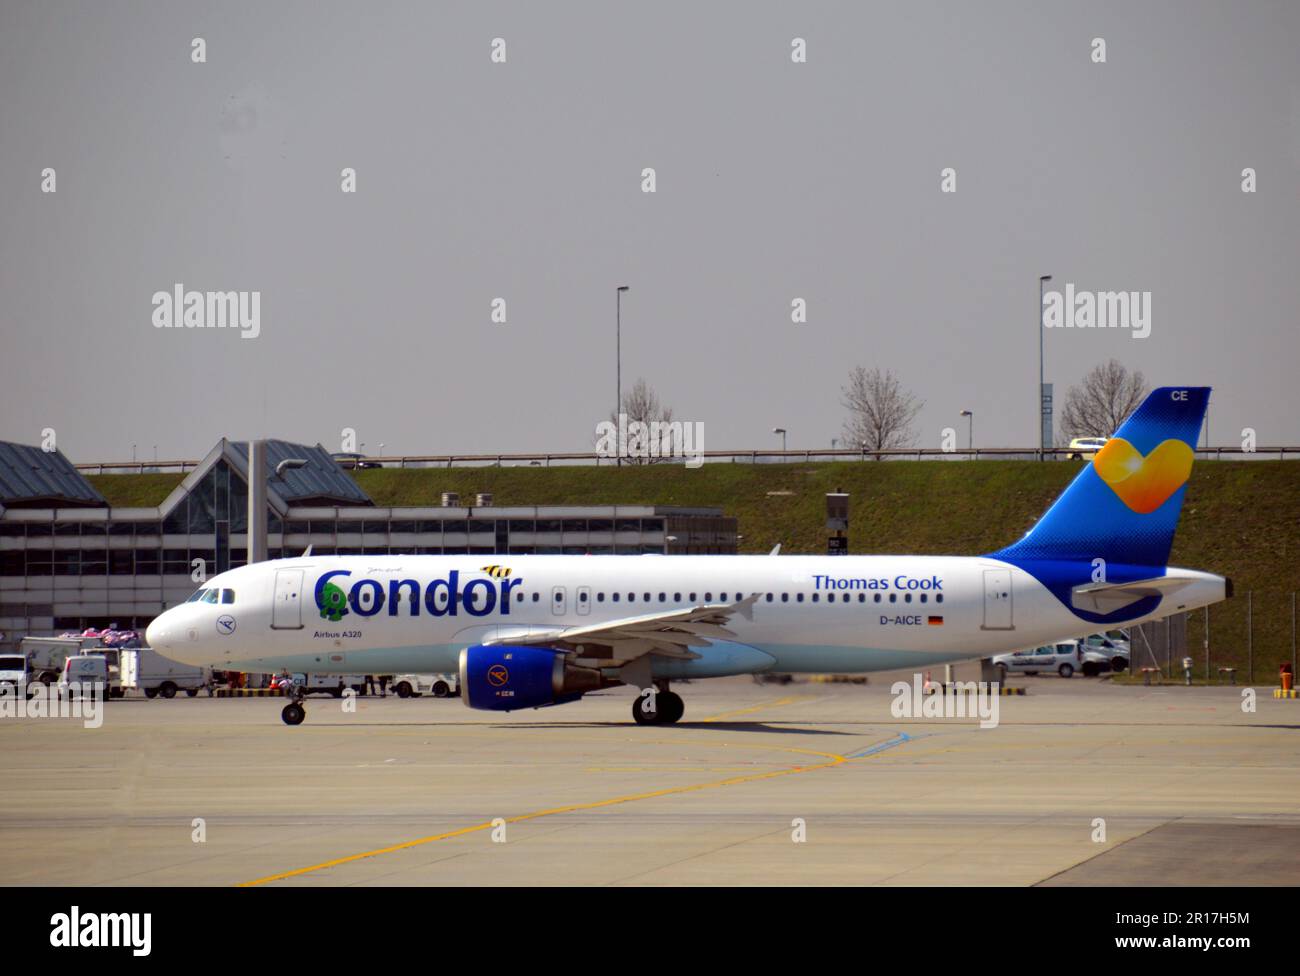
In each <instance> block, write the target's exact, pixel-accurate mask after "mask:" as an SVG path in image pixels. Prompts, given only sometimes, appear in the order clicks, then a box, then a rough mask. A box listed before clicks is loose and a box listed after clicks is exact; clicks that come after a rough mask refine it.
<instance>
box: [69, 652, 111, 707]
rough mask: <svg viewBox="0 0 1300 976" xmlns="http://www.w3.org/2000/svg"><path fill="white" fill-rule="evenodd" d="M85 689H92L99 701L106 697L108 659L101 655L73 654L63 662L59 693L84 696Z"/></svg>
mask: <svg viewBox="0 0 1300 976" xmlns="http://www.w3.org/2000/svg"><path fill="white" fill-rule="evenodd" d="M87 689H93V690H94V693H95V694H96V695H98V697H100V698H101V699H102V698H105V697H107V693H108V659H107V658H106V657H104V655H103V654H73V655H69V656H68V658H67V659H66V660H65V661H64V662H63V674H61V675H60V676H59V691H60V692H61V693H63V694H76V695H84V694H85V693H86V691H87Z"/></svg>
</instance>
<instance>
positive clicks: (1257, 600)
mask: <svg viewBox="0 0 1300 976" xmlns="http://www.w3.org/2000/svg"><path fill="white" fill-rule="evenodd" d="M1130 652H1131V655H1132V660H1131V664H1132V667H1133V669H1134V671H1136V670H1137V669H1139V668H1143V667H1155V668H1159V669H1160V672H1161V674H1163V675H1164V676H1165V677H1167V678H1174V679H1178V678H1181V677H1182V676H1183V658H1184V657H1190V658H1191V659H1192V661H1193V665H1192V674H1193V676H1194V677H1195V678H1196V679H1197V680H1200V681H1205V682H1207V683H1211V684H1231V683H1237V684H1245V685H1250V684H1254V683H1255V682H1256V681H1257V680H1258V681H1259V682H1260V683H1261V684H1268V683H1273V682H1275V681H1276V678H1277V674H1278V668H1279V667H1280V666H1281V665H1282V664H1284V663H1289V664H1290V665H1291V669H1292V671H1293V672H1295V671H1296V670H1297V661H1296V594H1295V591H1294V590H1292V591H1289V592H1284V591H1276V590H1247V591H1246V592H1244V593H1242V592H1238V593H1237V594H1236V595H1235V596H1234V597H1233V598H1232V599H1231V600H1226V601H1225V602H1223V603H1217V604H1215V605H1213V606H1210V607H1206V608H1204V609H1202V610H1196V611H1194V612H1192V613H1180V614H1175V615H1173V616H1171V617H1167V618H1165V619H1164V620H1157V621H1152V622H1151V623H1147V624H1143V625H1142V626H1140V627H1135V628H1133V631H1132V633H1131V641H1130Z"/></svg>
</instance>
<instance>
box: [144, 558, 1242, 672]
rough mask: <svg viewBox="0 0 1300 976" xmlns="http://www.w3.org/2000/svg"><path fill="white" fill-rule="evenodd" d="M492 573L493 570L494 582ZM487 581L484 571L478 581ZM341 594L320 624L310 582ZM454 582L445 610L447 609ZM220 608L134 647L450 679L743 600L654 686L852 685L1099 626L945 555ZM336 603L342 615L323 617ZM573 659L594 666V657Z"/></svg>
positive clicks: (203, 661)
mask: <svg viewBox="0 0 1300 976" xmlns="http://www.w3.org/2000/svg"><path fill="white" fill-rule="evenodd" d="M497 567H499V568H497ZM488 570H494V572H495V573H496V574H497V575H493V573H492V572H489V571H488ZM1168 572H1169V573H1170V574H1174V573H1177V574H1178V575H1179V576H1180V577H1186V578H1187V579H1188V581H1189V582H1188V584H1187V585H1186V586H1184V587H1183V588H1182V589H1180V590H1179V591H1178V593H1177V594H1176V596H1172V597H1166V598H1163V599H1162V600H1161V602H1160V605H1159V607H1158V608H1157V610H1156V612H1153V613H1147V614H1145V615H1144V616H1141V617H1135V618H1133V619H1124V620H1114V621H1108V622H1107V624H1106V625H1105V626H1116V625H1117V624H1118V623H1123V624H1124V625H1128V624H1131V623H1139V622H1141V621H1143V620H1148V619H1154V618H1158V617H1163V616H1167V615H1168V614H1171V613H1175V612H1179V611H1183V610H1190V609H1194V608H1196V607H1202V606H1206V605H1208V604H1210V603H1214V602H1217V601H1219V600H1222V599H1223V598H1224V595H1225V581H1224V579H1223V578H1222V577H1219V576H1214V575H1211V574H1208V573H1199V572H1195V571H1190V570H1173V569H1171V570H1169V571H1168ZM325 574H333V575H331V576H330V578H329V579H330V582H331V583H332V584H334V585H337V586H339V587H340V589H342V590H344V591H345V592H347V593H348V595H349V599H348V601H347V603H346V605H345V606H346V609H345V610H344V611H343V612H339V610H338V609H337V605H336V609H335V610H334V611H333V614H332V616H333V618H337V619H332V617H331V615H330V611H329V608H328V607H327V608H326V610H325V611H324V615H323V611H322V609H321V607H320V605H319V603H318V595H319V593H318V591H319V590H320V583H319V581H320V579H321V578H322V576H324V575H325ZM453 582H454V583H455V588H456V600H455V601H454V602H451V603H449V602H448V597H449V595H450V591H451V589H452V583H453ZM202 585H203V586H204V587H210V588H216V589H220V590H223V591H226V590H229V591H233V593H232V594H230V596H229V599H231V602H228V603H222V602H216V603H206V602H190V603H185V604H181V605H180V606H177V607H174V608H172V609H170V610H168V611H166V612H165V613H164V614H163V615H162V616H160V617H159V618H158V619H157V620H155V621H154V623H153V624H152V625H151V626H150V627H149V631H148V641H149V643H150V645H151V646H153V647H154V648H155V649H157V650H158V651H160V652H161V653H163V654H164V655H166V656H168V657H170V658H173V659H175V660H178V661H183V662H186V663H190V664H200V665H211V666H214V667H217V668H226V669H230V670H239V671H252V672H280V671H290V672H305V673H322V672H324V673H365V674H389V673H399V672H442V671H452V670H454V669H455V668H456V666H457V658H458V655H459V653H460V651H461V650H462V649H463V648H465V647H467V646H469V645H471V644H476V643H480V642H482V641H484V640H488V639H502V638H506V639H508V638H509V637H510V636H511V635H523V634H541V633H551V632H558V631H561V630H563V629H565V628H571V627H579V626H589V625H593V624H598V623H600V622H602V621H613V620H626V619H628V618H632V617H638V616H644V615H652V614H657V613H663V612H665V611H668V610H672V609H686V608H690V607H694V606H701V605H706V604H708V605H721V604H734V603H737V602H739V601H740V600H741V599H742V598H744V597H748V596H750V595H752V594H755V593H757V594H759V596H758V598H757V602H756V603H754V605H753V606H752V609H750V610H749V612H748V613H746V614H742V613H737V614H735V615H734V616H733V617H732V618H731V619H730V621H729V622H728V623H727V627H726V629H727V630H728V631H730V632H731V634H732V635H734V636H730V637H727V636H719V637H718V638H717V639H716V640H714V641H713V642H712V643H711V644H710V645H709V646H707V647H697V648H695V649H694V650H695V652H696V653H697V654H698V655H699V656H698V657H696V658H695V659H692V660H672V659H668V658H664V657H658V656H656V657H654V658H653V659H652V668H653V673H654V675H655V676H656V677H657V678H690V677H718V676H723V675H728V674H746V673H756V672H760V671H779V672H863V671H880V670H891V669H897V668H909V667H921V666H925V665H930V664H941V663H944V662H948V661H957V660H964V659H969V658H976V657H986V656H989V655H992V654H997V653H1000V652H1003V651H1011V650H1016V649H1019V648H1024V647H1032V646H1036V645H1038V644H1043V643H1047V642H1049V641H1053V640H1057V639H1063V638H1070V637H1083V636H1085V635H1087V634H1091V633H1095V632H1096V631H1098V630H1099V629H1104V627H1102V626H1099V625H1098V624H1097V623H1093V622H1089V621H1088V620H1085V619H1083V618H1081V617H1080V616H1078V615H1076V614H1075V613H1074V612H1073V611H1072V610H1071V609H1070V608H1068V607H1066V606H1065V605H1064V604H1062V602H1061V601H1060V600H1058V599H1057V598H1056V597H1055V596H1054V595H1053V594H1052V593H1051V592H1049V591H1048V590H1047V589H1046V588H1045V587H1044V586H1043V585H1042V584H1041V583H1039V582H1038V580H1036V579H1035V578H1034V577H1033V576H1031V575H1030V574H1029V573H1026V572H1024V571H1023V570H1021V569H1019V568H1017V567H1015V566H1012V565H1010V564H1008V563H1005V562H1002V561H1000V560H997V559H992V558H989V557H955V556H841V557H834V558H832V557H826V556H337V557H336V556H304V557H302V558H297V559H284V560H274V561H271V562H265V563H258V564H255V565H252V566H246V567H241V568H238V569H234V570H231V571H229V572H227V573H222V574H220V575H219V576H217V577H214V578H213V579H211V580H209V581H208V582H206V583H204V584H202ZM339 605H342V604H339ZM571 659H572V661H573V663H575V664H583V665H586V666H592V667H601V666H602V665H603V664H605V663H606V662H602V661H601V660H600V658H599V657H598V656H596V657H593V658H591V659H589V660H588V659H584V657H583V652H582V651H581V650H579V651H575V652H573V656H572V657H571Z"/></svg>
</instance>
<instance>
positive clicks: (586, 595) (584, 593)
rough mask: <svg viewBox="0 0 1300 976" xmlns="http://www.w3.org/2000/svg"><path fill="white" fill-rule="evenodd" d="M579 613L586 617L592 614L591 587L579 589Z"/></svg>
mask: <svg viewBox="0 0 1300 976" xmlns="http://www.w3.org/2000/svg"><path fill="white" fill-rule="evenodd" d="M577 596H578V613H580V614H582V615H584V616H585V615H586V614H589V613H591V587H590V586H580V587H578V593H577Z"/></svg>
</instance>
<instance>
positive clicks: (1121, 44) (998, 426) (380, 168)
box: [0, 0, 1300, 461]
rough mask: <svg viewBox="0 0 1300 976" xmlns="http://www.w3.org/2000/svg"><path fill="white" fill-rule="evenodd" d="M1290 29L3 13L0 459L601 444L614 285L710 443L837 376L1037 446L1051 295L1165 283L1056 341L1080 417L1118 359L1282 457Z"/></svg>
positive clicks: (109, 6)
mask: <svg viewBox="0 0 1300 976" xmlns="http://www.w3.org/2000/svg"><path fill="white" fill-rule="evenodd" d="M195 36H201V37H203V38H205V40H206V41H207V45H208V49H207V56H208V60H207V63H206V64H201V65H196V64H192V63H191V61H190V40H191V38H193V37H195ZM498 36H499V37H503V38H504V39H505V40H506V43H507V52H508V61H507V62H506V63H505V64H493V63H491V62H490V60H489V45H490V42H491V40H492V38H493V37H498ZM796 36H798V37H804V38H806V39H807V42H808V63H806V64H801V65H797V64H793V63H792V62H791V60H790V56H789V55H790V41H791V38H793V37H796ZM1097 36H1100V37H1104V38H1105V40H1106V44H1107V52H1106V53H1107V63H1105V64H1102V65H1098V64H1093V63H1092V61H1091V60H1090V57H1089V55H1090V42H1091V39H1092V38H1093V37H1097ZM1297 50H1300V5H1297V4H1295V3H1282V2H1278V3H1262V2H1251V0H1248V2H1244V3H1233V4H1228V3H1187V2H1178V3H1142V4H1131V3H1115V4H1088V5H1066V4H1045V3H1014V4H1008V3H979V4H976V3H950V4H931V3H901V2H900V3H890V4H870V5H868V4H862V3H816V4H804V3H798V4H796V3H789V4H781V5H774V4H757V3H728V4H721V3H717V4H696V3H656V4H644V3H617V4H616V3H518V4H469V3H458V4H445V3H439V4H416V3H411V4H392V5H389V4H370V3H355V2H350V3H328V4H326V3H292V4H291V3H267V4H251V3H249V4H242V3H241V4H218V3H206V2H205V3H170V2H169V3H162V2H157V3H130V4H127V3H90V2H85V3H71V4H69V3H29V2H16V0H0V92H2V93H3V96H2V97H0V315H2V316H3V318H2V320H0V323H2V329H3V332H2V333H0V334H2V337H3V338H2V339H0V342H2V345H0V438H3V439H8V440H18V441H23V442H27V443H37V442H39V440H40V431H41V429H42V428H45V427H53V428H54V429H55V430H56V431H57V432H58V437H59V446H60V447H61V448H62V449H63V450H64V451H65V453H67V454H68V455H69V456H70V457H72V458H73V459H74V460H76V461H85V460H100V459H108V460H112V459H123V458H129V457H130V451H131V444H132V443H137V444H139V445H140V448H139V450H140V454H141V456H142V457H148V456H149V454H150V452H151V451H152V447H153V445H154V444H157V445H158V454H159V456H160V457H178V456H183V457H193V456H196V455H200V454H202V453H203V452H204V451H206V450H207V449H208V447H210V446H211V444H212V443H213V442H214V441H215V440H216V439H217V438H218V437H219V436H221V435H223V434H226V435H230V436H235V437H248V436H257V435H264V436H278V437H284V438H288V439H297V440H304V441H310V442H315V441H321V442H322V443H324V444H326V445H327V446H330V447H331V448H334V447H337V443H338V438H339V431H340V429H341V428H343V427H353V428H356V430H357V432H358V436H359V438H360V440H362V441H364V442H365V443H366V447H367V450H368V451H375V450H377V449H378V445H379V443H380V442H384V443H385V444H386V450H387V451H388V452H390V453H393V452H401V453H425V452H428V453H439V452H446V451H460V452H469V451H485V452H486V451H522V450H556V451H561V450H586V449H590V446H591V443H592V435H593V427H594V424H595V423H596V422H597V421H598V420H600V419H602V418H603V417H604V416H605V415H607V414H608V412H609V410H610V408H611V407H612V406H613V400H614V373H613V365H614V345H613V327H614V287H615V285H616V284H621V283H622V284H627V285H629V286H630V287H631V291H630V292H629V293H628V295H627V296H626V297H625V300H624V306H623V312H624V314H623V325H624V342H623V356H624V359H623V371H624V381H625V386H626V385H630V383H631V381H632V380H633V379H635V378H636V377H637V376H644V377H645V378H646V379H647V380H648V381H650V383H651V384H652V385H653V386H655V387H656V388H657V389H658V390H659V392H660V393H661V394H662V396H663V398H664V399H665V400H666V401H667V402H668V403H670V404H671V405H672V406H673V407H674V408H675V409H676V413H677V416H678V417H679V418H680V419H687V420H698V421H703V422H704V423H705V433H706V441H705V447H707V448H709V449H723V448H744V447H754V446H765V445H766V446H773V445H776V443H777V438H775V437H773V435H772V434H771V433H770V429H771V428H772V427H773V426H776V425H780V426H784V427H787V428H789V430H790V446H791V447H799V448H803V447H824V446H828V445H829V442H830V439H831V438H832V437H837V436H838V435H839V430H840V424H841V421H842V419H843V410H842V408H841V407H840V403H839V400H840V387H841V386H842V385H843V384H844V382H845V381H846V379H847V374H848V372H849V369H850V368H851V367H852V366H854V365H857V364H862V365H865V366H868V367H870V366H873V365H879V366H882V367H888V368H892V369H894V370H895V371H896V372H897V373H898V374H899V375H900V377H901V378H902V379H903V381H904V383H905V384H906V385H908V386H909V387H910V388H911V389H913V390H914V391H915V392H916V393H917V395H918V396H920V397H922V398H923V399H924V400H925V401H926V406H925V408H924V410H923V411H922V413H921V415H920V418H919V424H918V435H919V438H918V439H919V441H920V442H921V443H923V444H926V445H930V446H938V443H939V436H940V433H939V432H940V429H941V428H943V427H945V426H953V427H955V428H957V429H958V430H959V431H961V434H960V442H961V443H962V444H964V443H965V425H964V422H963V421H962V420H961V418H959V417H958V412H959V411H960V410H961V409H962V408H970V409H973V410H974V411H975V436H976V441H977V443H979V444H983V445H1022V444H1030V443H1033V442H1034V441H1035V439H1036V436H1037V428H1036V418H1035V415H1034V405H1035V393H1036V391H1035V384H1036V380H1037V375H1036V374H1037V355H1038V350H1037V341H1036V332H1035V324H1034V323H1035V316H1036V305H1037V280H1036V279H1037V276H1038V275H1039V274H1040V273H1052V274H1054V275H1055V276H1056V281H1057V283H1059V284H1062V285H1063V284H1064V283H1065V282H1067V281H1072V282H1074V283H1075V284H1076V285H1077V286H1078V287H1079V288H1082V289H1091V290H1098V291H1101V290H1112V289H1128V290H1138V291H1146V290H1149V291H1151V292H1152V293H1153V298H1152V302H1153V326H1152V333H1151V336H1150V337H1149V338H1147V339H1145V340H1135V339H1133V338H1131V337H1130V335H1129V334H1128V333H1127V332H1125V331H1122V330H1113V331H1105V332H1102V331H1097V330H1088V331H1074V330H1070V331H1053V332H1049V333H1048V334H1047V374H1048V379H1049V381H1055V382H1056V383H1057V384H1058V395H1063V394H1064V388H1065V387H1066V386H1067V385H1069V384H1071V383H1074V382H1077V381H1078V379H1079V378H1080V377H1081V375H1082V374H1083V373H1084V372H1085V371H1086V370H1087V369H1088V368H1090V367H1091V366H1093V365H1094V364H1096V363H1097V362H1100V361H1103V360H1105V359H1107V358H1109V357H1111V356H1116V357H1119V358H1121V359H1122V360H1123V361H1124V362H1126V363H1127V364H1129V365H1130V366H1133V367H1137V368H1140V369H1142V370H1143V371H1144V372H1145V373H1146V375H1147V377H1148V379H1149V380H1150V381H1152V383H1153V384H1160V383H1188V384H1193V383H1194V384H1210V385H1213V386H1214V387H1215V392H1214V398H1213V401H1212V404H1211V435H1212V439H1213V440H1214V441H1215V442H1216V443H1235V442H1236V441H1237V440H1238V438H1239V431H1240V429H1241V428H1242V427H1244V426H1251V427H1254V428H1256V429H1257V430H1258V433H1259V438H1260V442H1261V443H1277V442H1286V443H1296V442H1298V441H1300V383H1297V382H1296V374H1297V367H1298V366H1300V330H1297V320H1296V314H1295V310H1296V308H1297V307H1300V274H1298V273H1297V270H1298V268H1300V261H1298V260H1297V259H1298V258H1300V246H1298V245H1300V219H1298V218H1300V194H1297V174H1298V172H1300V57H1297V54H1296V52H1297ZM47 166H49V167H54V168H55V169H56V171H57V174H58V191H57V193H55V194H53V195H50V194H43V193H41V191H40V175H41V171H42V169H43V168H44V167H47ZM345 166H352V167H355V168H356V169H357V174H358V192H357V193H356V194H355V195H345V194H343V193H341V192H340V189H339V181H340V176H339V173H340V170H341V169H342V168H343V167H345ZM647 166H651V167H654V168H655V169H656V171H657V176H658V192H656V193H654V194H643V193H642V192H641V188H640V183H641V170H642V168H643V167H647ZM946 166H952V167H955V168H956V170H957V193H956V194H942V193H940V190H939V181H940V171H941V169H943V168H944V167H946ZM1247 166H1250V167H1254V168H1255V169H1256V170H1257V172H1258V178H1259V191H1258V192H1257V193H1255V194H1253V195H1252V194H1244V193H1242V192H1241V189H1240V183H1241V175H1240V174H1241V170H1242V169H1243V168H1244V167H1247ZM176 282H183V283H184V284H185V285H186V287H187V288H194V289H198V290H260V291H261V293H262V334H261V336H260V338H258V339H256V340H243V339H240V338H239V336H238V334H237V333H236V332H234V331H228V330H207V331H201V330H185V329H173V330H161V329H155V328H154V327H153V326H152V325H151V322H150V316H151V313H152V307H151V304H150V299H151V296H152V295H153V293H154V292H155V291H159V290H169V289H171V287H172V286H173V284H174V283H176ZM497 296H500V297H503V298H505V299H506V301H507V303H508V313H509V322H508V324H506V325H493V324H491V322H490V321H489V312H490V308H489V303H490V302H491V300H492V299H493V298H495V297H497ZM796 296H798V297H802V298H805V299H806V300H807V302H808V311H809V322H808V323H807V324H806V325H794V324H792V323H791V322H790V302H791V300H792V299H793V298H795V297H796Z"/></svg>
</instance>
